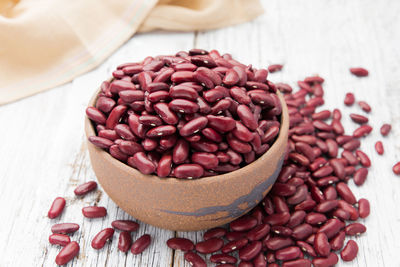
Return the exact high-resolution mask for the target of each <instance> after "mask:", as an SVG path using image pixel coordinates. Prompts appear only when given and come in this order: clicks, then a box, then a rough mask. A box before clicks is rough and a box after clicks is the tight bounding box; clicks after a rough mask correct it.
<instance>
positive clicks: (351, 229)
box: [344, 223, 367, 236]
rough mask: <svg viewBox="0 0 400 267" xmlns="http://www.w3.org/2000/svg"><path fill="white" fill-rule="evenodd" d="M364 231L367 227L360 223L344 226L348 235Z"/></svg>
mask: <svg viewBox="0 0 400 267" xmlns="http://www.w3.org/2000/svg"><path fill="white" fill-rule="evenodd" d="M365 231H367V228H366V227H365V226H364V225H363V224H361V223H351V224H349V225H347V226H346V227H345V228H344V232H345V233H346V235H350V236H353V235H360V234H362V233H365Z"/></svg>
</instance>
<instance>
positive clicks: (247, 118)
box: [237, 105, 258, 131]
mask: <svg viewBox="0 0 400 267" xmlns="http://www.w3.org/2000/svg"><path fill="white" fill-rule="evenodd" d="M237 114H238V116H239V118H240V119H241V121H242V122H243V124H244V125H245V126H246V127H247V128H249V129H250V130H253V131H254V130H255V129H257V126H258V124H257V120H256V119H255V118H254V116H253V113H252V112H251V110H250V108H249V107H248V106H246V105H239V106H238V108H237Z"/></svg>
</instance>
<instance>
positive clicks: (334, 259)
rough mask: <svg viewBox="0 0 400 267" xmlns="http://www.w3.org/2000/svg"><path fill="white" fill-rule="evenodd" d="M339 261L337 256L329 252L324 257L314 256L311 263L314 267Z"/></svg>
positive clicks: (325, 266)
mask: <svg viewBox="0 0 400 267" xmlns="http://www.w3.org/2000/svg"><path fill="white" fill-rule="evenodd" d="M338 261H339V258H338V256H337V255H336V254H335V253H333V252H331V253H330V254H329V256H328V257H326V258H314V259H313V260H312V264H313V265H314V266H315V267H330V266H334V265H335V264H336V263H337V262H338Z"/></svg>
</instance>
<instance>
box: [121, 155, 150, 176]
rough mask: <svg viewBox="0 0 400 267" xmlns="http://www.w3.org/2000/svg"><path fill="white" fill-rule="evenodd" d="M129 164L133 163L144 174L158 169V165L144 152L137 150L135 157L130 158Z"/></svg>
mask: <svg viewBox="0 0 400 267" xmlns="http://www.w3.org/2000/svg"><path fill="white" fill-rule="evenodd" d="M128 164H129V165H131V166H132V164H133V165H134V166H135V167H136V168H138V170H139V171H141V172H142V173H144V174H150V173H153V172H154V171H155V170H156V166H155V165H154V163H153V162H152V161H151V160H150V159H149V158H148V157H147V156H146V154H145V153H144V152H137V153H136V154H135V155H133V157H130V158H128Z"/></svg>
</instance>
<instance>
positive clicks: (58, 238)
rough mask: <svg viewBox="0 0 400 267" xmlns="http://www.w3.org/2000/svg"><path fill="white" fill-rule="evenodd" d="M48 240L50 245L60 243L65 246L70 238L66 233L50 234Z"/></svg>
mask: <svg viewBox="0 0 400 267" xmlns="http://www.w3.org/2000/svg"><path fill="white" fill-rule="evenodd" d="M49 242H50V244H52V245H60V246H62V247H65V246H66V245H68V244H69V243H70V242H71V239H70V238H69V236H67V235H63V234H52V235H50V236H49Z"/></svg>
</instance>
